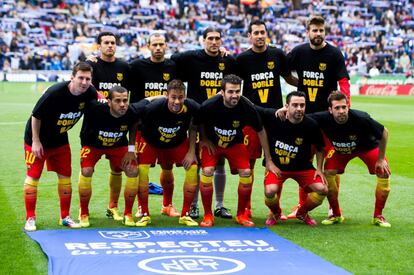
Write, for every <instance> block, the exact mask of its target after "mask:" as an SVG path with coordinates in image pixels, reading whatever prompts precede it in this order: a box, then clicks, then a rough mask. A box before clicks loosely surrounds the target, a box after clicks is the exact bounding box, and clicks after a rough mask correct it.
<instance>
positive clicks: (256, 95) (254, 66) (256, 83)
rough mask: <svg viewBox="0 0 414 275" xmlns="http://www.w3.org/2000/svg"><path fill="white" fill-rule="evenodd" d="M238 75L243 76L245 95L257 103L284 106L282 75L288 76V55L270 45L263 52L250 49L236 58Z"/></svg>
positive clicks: (270, 106)
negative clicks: (281, 84)
mask: <svg viewBox="0 0 414 275" xmlns="http://www.w3.org/2000/svg"><path fill="white" fill-rule="evenodd" d="M236 64H237V69H236V70H237V75H238V76H240V77H241V78H243V95H244V96H245V97H247V98H248V99H250V101H252V102H253V103H254V104H255V105H258V106H261V107H268V108H277V109H279V108H281V107H282V106H283V100H282V91H281V87H280V76H287V75H289V74H290V72H289V71H288V69H287V59H286V55H285V54H284V53H283V51H282V50H280V49H277V48H274V47H270V46H269V47H268V48H267V50H266V51H265V52H263V53H256V52H254V51H252V49H249V50H247V51H245V52H243V53H241V54H240V55H239V56H237V58H236Z"/></svg>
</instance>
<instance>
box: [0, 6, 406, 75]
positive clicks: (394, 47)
mask: <svg viewBox="0 0 414 275" xmlns="http://www.w3.org/2000/svg"><path fill="white" fill-rule="evenodd" d="M0 3H1V7H0V16H1V17H0V70H3V71H11V70H68V69H70V68H71V66H72V65H73V64H74V63H75V62H76V61H78V60H82V59H84V58H85V56H87V55H89V54H91V53H96V44H95V43H94V42H95V37H96V36H97V34H98V33H99V32H101V31H103V30H105V31H113V32H115V33H117V34H118V35H119V37H120V39H119V45H118V49H117V54H118V55H119V57H122V58H124V59H125V60H127V61H128V60H132V59H134V58H137V57H141V56H148V55H149V51H148V49H147V45H146V38H147V37H148V35H149V33H150V32H152V31H154V30H162V31H165V33H166V35H167V38H168V44H169V54H171V53H174V52H177V51H184V50H189V49H197V48H200V47H201V45H200V42H201V40H200V39H201V38H200V34H201V32H202V31H203V29H204V28H206V27H208V26H216V27H219V28H221V29H222V30H223V34H224V36H223V37H224V39H223V40H224V46H225V47H226V48H227V49H228V50H229V51H230V52H232V53H233V54H237V53H240V52H241V51H244V50H245V49H247V48H248V47H249V42H248V41H247V38H246V27H247V25H248V23H249V22H250V21H251V20H252V18H261V19H263V20H265V21H266V22H267V26H268V29H269V37H270V40H271V41H269V42H270V43H272V44H274V45H276V46H278V47H280V48H282V49H283V50H284V51H285V52H289V51H290V50H291V49H292V48H293V47H294V46H295V45H297V44H298V43H303V42H305V32H306V30H305V21H306V19H307V18H308V16H309V15H310V14H315V13H316V14H321V15H323V16H324V17H325V18H326V20H327V24H326V25H327V26H329V28H328V30H327V33H328V35H327V40H328V41H329V42H330V43H332V44H334V45H335V46H337V47H339V48H340V49H341V51H342V52H343V54H344V56H345V60H346V64H347V68H348V70H349V72H350V74H351V75H355V74H359V75H368V74H369V75H376V74H380V73H391V74H392V73H404V74H406V73H409V72H410V70H412V68H413V67H414V0H403V1H381V0H365V1H341V0H301V1H300V0H299V1H298V0H296V1H295V0H292V1H282V0H256V1H254V0H244V1H243V0H234V1H232V0H228V1H214V0H187V1H186V0H135V1H132V0H112V1H97V0H89V1H84V0H82V1H81V0H49V1H42V0H26V1H23V0H19V1H7V0H0Z"/></svg>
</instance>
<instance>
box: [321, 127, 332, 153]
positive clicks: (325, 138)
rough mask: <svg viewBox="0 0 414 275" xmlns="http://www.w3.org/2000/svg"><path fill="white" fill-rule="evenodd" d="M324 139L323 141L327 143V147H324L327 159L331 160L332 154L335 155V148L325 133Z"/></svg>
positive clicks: (323, 134)
mask: <svg viewBox="0 0 414 275" xmlns="http://www.w3.org/2000/svg"><path fill="white" fill-rule="evenodd" d="M322 137H323V141H324V142H325V146H324V147H323V150H324V151H325V158H330V157H331V156H332V154H333V153H335V147H333V145H332V143H331V141H330V140H329V139H328V137H327V136H326V135H325V133H324V132H322Z"/></svg>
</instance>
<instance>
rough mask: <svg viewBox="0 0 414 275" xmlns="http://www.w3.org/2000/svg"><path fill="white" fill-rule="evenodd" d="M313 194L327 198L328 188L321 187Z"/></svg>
mask: <svg viewBox="0 0 414 275" xmlns="http://www.w3.org/2000/svg"><path fill="white" fill-rule="evenodd" d="M315 192H316V193H318V194H319V195H321V196H327V195H328V187H327V186H326V185H322V186H320V187H319V188H318V189H316V191H315Z"/></svg>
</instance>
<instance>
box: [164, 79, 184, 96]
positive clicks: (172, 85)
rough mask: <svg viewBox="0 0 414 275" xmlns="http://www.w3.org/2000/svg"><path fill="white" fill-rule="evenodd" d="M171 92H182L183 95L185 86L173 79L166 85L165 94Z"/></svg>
mask: <svg viewBox="0 0 414 275" xmlns="http://www.w3.org/2000/svg"><path fill="white" fill-rule="evenodd" d="M171 90H176V91H177V90H178V91H183V92H184V93H185V85H184V83H183V82H182V81H181V80H179V79H173V80H171V81H170V82H169V83H168V85H167V93H168V92H169V91H171Z"/></svg>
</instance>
